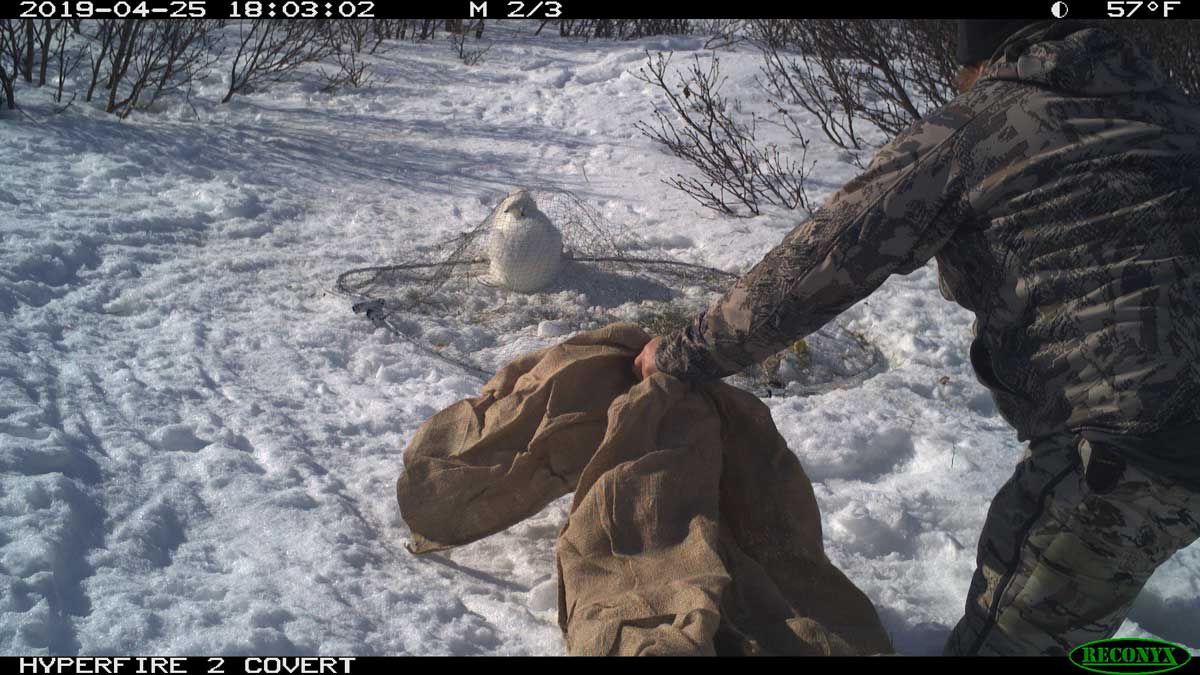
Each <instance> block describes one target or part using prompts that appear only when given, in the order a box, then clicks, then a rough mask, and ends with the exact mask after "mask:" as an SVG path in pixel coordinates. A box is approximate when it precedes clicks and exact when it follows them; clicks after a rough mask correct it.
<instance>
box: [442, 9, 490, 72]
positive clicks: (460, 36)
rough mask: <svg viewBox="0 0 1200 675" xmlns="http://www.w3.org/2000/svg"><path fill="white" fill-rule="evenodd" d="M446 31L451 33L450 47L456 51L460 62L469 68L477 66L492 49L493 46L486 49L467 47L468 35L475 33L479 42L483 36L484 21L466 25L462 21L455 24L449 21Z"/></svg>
mask: <svg viewBox="0 0 1200 675" xmlns="http://www.w3.org/2000/svg"><path fill="white" fill-rule="evenodd" d="M451 29H453V30H451ZM446 30H447V31H449V33H450V46H451V47H452V48H453V49H454V53H455V54H457V55H458V58H459V60H461V61H462V62H463V63H464V64H466V65H468V66H474V65H477V64H478V63H479V62H480V61H482V60H483V57H484V56H485V55H486V54H487V53H488V51H489V50H490V49H491V48H492V46H491V45H487V46H484V47H479V46H476V47H468V46H467V35H468V34H470V33H475V39H476V40H479V38H480V37H482V36H483V19H478V20H476V19H472V20H470V21H467V22H465V23H464V22H463V21H462V20H458V21H457V22H453V23H452V22H451V21H449V20H448V21H446Z"/></svg>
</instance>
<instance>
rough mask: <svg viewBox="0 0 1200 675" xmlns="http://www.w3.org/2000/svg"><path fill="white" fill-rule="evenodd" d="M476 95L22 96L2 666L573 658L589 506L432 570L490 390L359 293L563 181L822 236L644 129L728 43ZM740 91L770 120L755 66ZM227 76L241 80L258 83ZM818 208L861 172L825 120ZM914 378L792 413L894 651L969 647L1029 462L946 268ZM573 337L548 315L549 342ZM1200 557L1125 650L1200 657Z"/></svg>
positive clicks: (913, 348)
mask: <svg viewBox="0 0 1200 675" xmlns="http://www.w3.org/2000/svg"><path fill="white" fill-rule="evenodd" d="M489 30H490V31H492V32H491V33H490V37H491V39H492V41H493V43H494V44H493V47H492V49H491V51H489V52H488V53H487V55H486V56H485V58H484V61H483V62H482V63H481V64H479V65H477V66H474V67H468V66H465V65H463V64H462V63H461V62H460V61H458V60H457V59H456V58H455V57H454V55H453V54H452V52H451V50H450V49H449V47H448V46H447V45H445V44H444V43H433V44H414V43H396V44H390V45H388V46H387V49H386V51H385V52H383V53H381V54H379V55H377V56H376V57H375V58H374V62H375V63H376V64H377V67H378V68H379V70H380V72H381V73H382V74H383V75H385V76H387V77H390V78H391V81H390V82H387V83H382V84H379V85H378V86H375V87H372V88H369V89H363V90H359V91H350V92H343V93H338V94H333V95H330V94H324V93H320V92H319V91H318V87H317V86H316V84H315V83H314V81H313V79H312V78H309V79H308V80H305V81H301V82H299V83H291V84H281V85H277V86H275V87H274V88H272V89H271V90H269V91H265V92H260V93H257V94H254V95H250V96H241V97H235V98H234V99H233V101H232V102H231V103H230V104H227V105H221V104H219V103H217V101H219V99H220V97H221V95H222V94H223V93H224V82H222V81H221V78H222V76H221V75H220V73H222V72H226V71H227V69H222V68H217V69H216V70H215V71H214V72H216V73H218V74H217V75H215V76H214V77H213V78H212V79H211V80H208V81H205V82H203V83H201V85H200V86H199V87H198V89H197V90H196V91H195V92H193V95H192V97H191V102H190V103H188V102H184V101H181V100H173V101H168V102H167V103H166V104H164V105H162V106H160V109H159V110H157V111H155V112H153V113H147V114H135V115H134V116H132V117H131V118H130V119H128V120H127V121H124V122H121V121H118V120H117V119H115V118H114V117H113V116H110V115H105V114H103V113H102V112H100V111H99V110H96V109H94V108H93V107H91V106H89V105H86V104H83V103H81V102H78V101H77V102H76V103H75V104H73V105H72V106H71V107H70V108H68V109H67V110H66V111H65V112H62V113H61V114H56V113H55V112H54V105H53V104H52V103H51V101H50V100H49V98H48V93H47V92H39V91H31V90H29V89H21V90H19V93H18V95H19V97H20V101H21V103H22V104H23V105H24V109H25V111H26V113H27V114H28V116H27V117H26V116H23V115H19V114H12V113H8V112H5V113H4V116H3V117H0V469H2V475H0V611H2V612H3V615H2V617H0V650H3V651H4V652H6V653H31V654H33V653H50V654H76V653H81V654H99V653H138V654H208V653H212V654H216V653H235V654H263V653H270V654H351V655H372V654H560V653H562V640H561V636H560V634H559V630H558V628H557V625H556V624H555V593H556V584H555V580H554V551H553V548H554V537H555V534H556V533H557V531H558V529H559V527H560V526H561V525H562V523H563V522H564V519H565V514H566V509H567V502H566V500H565V499H564V500H559V501H558V502H556V503H555V504H552V505H551V506H549V507H548V508H546V509H545V510H544V511H543V512H542V513H541V514H539V515H538V516H536V517H534V518H531V519H529V520H528V521H526V522H524V523H521V524H520V525H518V526H516V527H513V528H512V529H511V530H509V531H507V532H504V533H502V534H499V535H496V536H494V537H492V538H490V539H487V540H485V541H482V542H479V543H476V544H474V545H471V546H467V547H464V548H462V549H459V550H456V551H453V552H450V553H449V554H445V555H430V556H426V557H422V558H417V557H414V556H412V555H410V554H408V553H407V552H406V551H405V549H404V546H403V544H404V542H405V539H406V537H407V535H408V531H407V528H406V527H405V525H404V523H403V522H402V521H401V520H400V518H399V513H398V510H397V507H396V502H395V498H394V482H395V479H396V477H397V475H398V474H399V472H400V469H401V456H400V453H401V450H402V449H403V447H404V446H405V443H406V442H407V440H408V438H409V436H410V435H411V434H412V432H413V431H414V430H415V429H416V428H417V426H418V425H419V424H421V422H422V421H423V420H424V419H426V418H427V417H428V416H429V415H431V414H432V413H434V412H435V411H437V410H439V409H441V408H442V407H444V406H446V405H448V404H450V403H451V402H453V401H455V400H457V399H459V398H463V397H465V396H468V395H471V394H473V393H474V392H475V391H476V390H477V389H478V387H479V386H480V384H481V381H480V380H479V379H478V378H476V377H473V376H471V375H470V374H469V373H465V372H463V371H460V370H458V369H456V368H455V367H453V366H451V365H448V364H445V363H443V362H441V361H438V360H436V359H433V358H430V357H428V356H426V355H423V354H421V353H419V352H417V351H415V350H414V349H413V348H412V346H411V345H409V344H406V343H404V342H400V341H398V340H396V339H395V338H394V337H393V336H392V335H391V334H389V333H387V332H385V331H382V330H373V329H372V327H371V325H370V323H368V322H366V321H364V320H363V319H361V318H359V317H356V316H353V315H352V314H351V312H350V310H349V307H348V303H347V302H346V301H345V300H344V299H343V298H340V297H337V296H334V295H332V294H330V293H328V292H327V289H329V288H331V286H332V284H333V280H334V279H335V277H336V276H337V274H338V273H340V272H342V271H344V270H346V269H348V268H350V267H354V266H361V265H366V264H379V263H387V262H393V261H395V260H397V259H399V258H401V257H404V254H405V253H406V252H407V251H410V250H411V248H412V247H413V246H415V245H418V244H421V243H427V242H432V241H436V240H439V239H442V238H444V237H445V236H447V235H450V234H453V233H456V232H460V231H463V230H465V229H467V228H469V227H471V226H473V225H475V224H477V223H478V222H479V221H480V220H481V219H482V218H484V217H485V216H486V215H487V213H488V211H489V209H490V208H491V207H492V205H494V204H495V203H496V202H497V201H498V200H499V199H500V198H501V197H503V195H505V194H507V193H508V192H509V191H510V190H512V189H514V188H516V187H521V186H526V185H539V184H553V185H557V186H559V187H563V188H566V189H570V190H573V191H576V192H578V193H580V194H583V195H585V196H586V197H587V198H588V199H589V200H590V201H591V202H592V203H593V204H594V205H596V206H597V207H598V208H600V209H601V210H602V211H603V213H604V214H605V215H606V216H607V217H608V218H610V219H611V220H613V221H614V222H619V223H622V224H625V225H628V226H630V227H632V228H634V229H635V230H636V231H638V232H639V233H640V234H641V235H642V236H643V237H644V238H645V239H647V240H649V241H650V242H651V243H653V244H655V245H658V246H662V247H664V248H668V249H671V250H672V253H673V254H675V255H677V256H679V257H680V258H682V259H685V260H690V261H697V262H703V263H705V264H709V265H714V266H717V267H722V268H725V269H729V270H732V271H740V270H744V269H746V268H748V267H749V266H750V265H751V264H753V263H754V262H756V261H757V260H758V259H759V257H760V256H761V255H762V254H763V253H765V252H766V251H767V250H768V249H769V248H770V247H771V246H772V245H774V244H775V243H776V242H778V241H779V240H780V239H781V238H782V236H783V235H784V234H785V233H786V232H787V231H788V230H789V229H791V228H792V227H793V226H794V225H795V224H796V223H797V216H796V215H795V214H779V213H774V214H769V215H764V216H760V217H756V218H753V219H747V220H738V219H732V218H724V217H718V216H716V215H714V214H712V213H710V212H707V211H705V210H704V209H702V208H701V207H699V206H698V205H696V204H695V203H694V202H692V201H691V200H689V199H688V198H686V197H685V196H684V195H682V194H681V193H679V192H676V191H675V190H674V189H672V188H670V187H668V186H666V185H664V184H663V183H662V182H661V180H660V179H664V178H668V177H670V176H671V175H673V174H675V173H676V172H688V171H690V169H689V167H688V166H686V165H685V164H684V163H683V162H681V161H680V160H677V159H675V158H674V157H671V156H668V155H666V154H664V153H663V152H661V151H660V150H659V149H658V148H657V147H655V146H654V145H653V144H652V143H651V142H650V141H649V140H647V139H646V138H644V137H643V136H642V135H641V134H639V133H638V132H637V131H636V130H635V129H634V128H633V126H632V125H633V122H634V121H635V120H638V119H648V118H649V113H650V111H651V109H652V106H653V105H654V104H655V102H658V103H659V104H660V105H661V103H662V101H661V98H660V96H659V95H658V94H657V93H656V92H655V91H653V90H652V88H650V87H649V86H648V85H646V84H645V83H643V82H641V81H639V80H637V79H636V78H635V77H634V76H633V75H632V74H631V71H634V70H636V69H637V68H638V67H639V66H641V65H642V63H643V62H644V60H645V57H646V54H645V50H651V51H656V50H674V51H675V52H676V60H675V62H674V63H675V64H676V65H685V64H686V63H687V62H688V59H691V58H692V57H693V55H699V56H700V58H702V59H708V58H712V55H713V53H712V52H708V51H705V50H704V49H703V40H702V39H693V38H654V39H644V40H636V41H631V42H618V41H603V40H600V41H591V42H583V41H579V40H575V41H569V40H562V39H559V38H557V37H555V36H549V35H542V36H538V37H533V36H532V35H529V34H501V33H502V32H501V31H499V30H494V29H492V28H489ZM719 57H720V59H721V61H722V65H723V68H724V70H725V73H726V74H727V75H728V81H727V82H726V85H725V89H724V90H723V91H724V92H725V93H728V94H730V95H734V96H738V97H741V98H744V99H745V102H746V104H747V108H748V109H756V110H759V111H761V112H764V113H766V112H769V110H770V109H769V106H767V105H766V103H765V102H764V101H762V100H761V98H756V97H757V96H758V95H757V93H756V92H757V90H756V89H755V87H754V86H753V79H754V76H755V73H756V69H757V65H758V60H757V58H756V57H755V56H754V54H753V53H751V52H749V51H732V52H730V51H724V52H720V53H719ZM226 77H227V76H226ZM812 139H813V146H812V149H810V153H809V158H810V159H816V160H817V162H818V163H817V167H816V173H815V175H814V177H813V183H814V184H813V185H812V188H813V190H814V195H815V196H816V197H818V198H821V197H824V196H827V195H828V194H829V193H830V192H831V191H832V190H833V189H836V188H837V187H838V186H839V185H841V184H842V183H843V182H845V181H846V180H848V179H849V178H851V177H852V176H853V175H854V174H855V173H856V171H857V169H856V168H855V167H854V166H853V165H852V164H850V163H848V162H847V161H846V158H845V157H844V156H842V155H841V154H840V153H839V152H838V151H837V150H836V149H835V148H833V147H831V146H829V145H828V144H826V143H825V141H824V139H823V138H822V137H820V134H819V132H818V131H816V129H815V127H814V131H813V134H812ZM847 317H848V318H849V319H850V320H851V323H850V326H851V327H852V328H853V329H855V330H858V331H861V332H862V333H863V334H864V335H865V336H866V337H867V338H868V339H869V340H870V341H871V342H872V343H874V344H875V345H876V346H877V347H878V348H879V349H881V350H882V351H883V352H884V353H885V354H886V356H887V359H888V368H887V369H886V370H885V371H884V372H882V373H880V374H878V375H876V376H874V377H872V378H871V379H868V380H867V381H865V382H864V383H862V384H861V385H860V386H857V387H854V388H851V389H845V390H839V391H833V392H830V393H826V394H823V395H817V396H809V397H783V398H772V399H768V400H767V404H768V405H769V406H770V407H771V409H772V412H773V415H774V418H775V420H776V422H777V424H778V425H779V428H780V430H781V432H782V433H783V434H784V436H785V437H786V438H787V439H788V442H789V444H790V445H791V447H792V449H793V450H794V451H795V452H796V453H797V455H798V456H799V457H800V459H801V460H802V462H803V464H804V466H805V467H806V469H807V470H808V472H809V475H810V476H811V478H812V479H813V482H814V486H815V488H816V493H817V498H818V500H819V502H820V505H821V509H822V515H823V520H824V525H825V533H826V535H825V536H826V543H827V548H828V551H829V555H830V557H831V558H832V559H833V561H834V562H835V563H836V564H837V565H838V566H840V567H841V568H842V569H843V570H845V571H846V573H847V574H848V575H849V576H850V577H851V578H852V579H853V580H854V581H855V582H856V583H857V584H859V585H860V586H861V587H862V588H863V589H864V590H865V591H866V592H867V593H868V594H869V595H870V597H871V598H872V600H874V602H875V603H876V606H877V607H878V608H879V611H880V613H881V615H882V617H883V620H884V623H885V624H886V626H887V628H888V630H889V631H890V632H891V634H892V637H893V639H894V641H895V644H896V647H897V648H898V649H899V650H900V651H901V652H902V653H907V654H931V653H938V652H939V651H940V649H941V645H942V643H943V641H944V640H945V638H946V635H947V633H948V631H949V630H950V627H951V626H952V625H953V624H954V622H955V621H956V620H957V618H958V616H959V614H960V612H961V609H962V603H963V598H964V596H965V592H966V589H967V585H968V581H969V579H970V575H971V572H972V569H973V558H974V545H975V540H976V538H977V536H978V533H979V530H980V527H981V525H982V523H983V519H984V515H985V512H986V509H987V506H988V502H989V499H990V497H991V496H992V494H993V493H994V492H995V490H996V489H997V488H998V487H999V486H1000V485H1001V484H1002V483H1003V482H1004V481H1005V480H1006V478H1007V477H1008V475H1009V474H1010V472H1011V470H1012V467H1013V465H1014V463H1015V462H1016V461H1017V460H1018V458H1019V457H1020V455H1021V453H1022V448H1021V447H1020V446H1019V444H1018V443H1017V442H1016V438H1015V434H1014V433H1013V432H1012V431H1011V430H1010V429H1009V428H1008V427H1007V426H1006V424H1005V423H1004V422H1003V420H1001V419H1000V417H999V416H998V415H997V413H996V410H995V408H994V406H993V404H992V402H991V399H990V398H989V396H988V394H987V392H986V391H985V389H984V388H983V387H982V386H981V385H979V384H977V383H976V381H975V379H974V377H973V375H972V373H971V370H970V366H969V364H968V362H967V360H966V358H965V355H966V351H967V345H968V341H969V330H970V319H971V317H970V316H969V314H968V313H966V312H965V311H963V310H962V309H960V308H958V307H957V306H955V305H952V304H950V303H947V302H944V301H942V300H941V298H940V296H939V295H938V292H937V283H936V276H935V272H934V270H933V268H932V267H927V268H925V269H922V270H919V271H918V272H916V273H913V274H911V275H908V276H906V277H897V278H893V279H892V280H890V281H889V282H888V283H886V284H885V285H884V286H883V288H882V289H880V291H879V292H877V293H876V294H875V295H874V296H872V297H871V298H870V299H869V300H867V301H865V302H862V303H860V304H859V305H857V306H855V307H854V308H853V309H851V310H850V311H849V313H848V314H847ZM560 328H561V327H558V326H556V325H554V324H552V323H547V324H546V325H545V326H543V327H540V328H539V333H541V334H542V335H543V337H555V336H557V335H558V334H560V333H561V330H560ZM1198 618H1200V547H1198V546H1195V545H1194V546H1192V547H1190V548H1188V549H1186V550H1184V551H1182V552H1181V553H1179V554H1177V555H1176V557H1175V558H1174V559H1172V560H1171V561H1170V562H1168V563H1167V564H1165V565H1164V566H1163V567H1162V568H1160V569H1159V571H1158V572H1157V573H1156V574H1155V575H1154V576H1153V578H1152V579H1151V580H1150V583H1149V584H1148V586H1147V587H1146V589H1145V591H1144V592H1143V593H1142V595H1141V597H1140V598H1139V599H1138V601H1137V603H1136V605H1135V606H1134V608H1133V611H1132V612H1131V614H1130V620H1129V621H1128V622H1127V623H1126V624H1125V626H1124V627H1123V628H1122V631H1121V635H1137V636H1156V637H1159V638H1163V639H1167V640H1171V641H1175V642H1180V643H1183V644H1185V645H1188V646H1190V647H1192V648H1196V647H1200V620H1197V619H1198Z"/></svg>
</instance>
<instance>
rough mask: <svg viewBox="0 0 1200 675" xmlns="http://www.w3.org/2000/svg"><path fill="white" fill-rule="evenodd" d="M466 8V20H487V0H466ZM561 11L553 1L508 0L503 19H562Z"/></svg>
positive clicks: (561, 8) (558, 5) (559, 3)
mask: <svg viewBox="0 0 1200 675" xmlns="http://www.w3.org/2000/svg"><path fill="white" fill-rule="evenodd" d="M467 7H468V10H467V18H469V19H474V18H480V19H486V18H488V0H484V1H483V2H475V1H474V0H468V2H467ZM562 11H563V6H562V3H561V2H556V1H555V0H542V1H540V2H519V1H518V0H509V2H505V3H504V18H505V19H558V18H561V17H562Z"/></svg>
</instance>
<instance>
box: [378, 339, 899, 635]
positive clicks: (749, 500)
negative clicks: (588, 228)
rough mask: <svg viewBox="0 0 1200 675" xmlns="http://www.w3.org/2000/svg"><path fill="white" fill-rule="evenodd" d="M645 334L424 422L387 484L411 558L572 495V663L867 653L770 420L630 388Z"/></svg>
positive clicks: (510, 377) (568, 625)
mask: <svg viewBox="0 0 1200 675" xmlns="http://www.w3.org/2000/svg"><path fill="white" fill-rule="evenodd" d="M648 339H649V337H648V336H647V335H646V334H645V333H644V332H642V330H641V329H640V328H638V327H637V326H634V325H631V324H618V325H613V326H608V327H606V328H603V329H600V330H596V331H592V332H588V333H581V334H579V335H576V336H575V337H572V338H570V339H568V340H566V341H564V342H563V343H561V344H559V345H556V346H554V347H550V348H548V349H544V350H541V351H538V352H534V353H532V354H528V355H526V356H523V357H521V358H519V359H517V360H515V361H513V362H511V363H509V364H508V365H507V366H505V367H504V368H503V369H502V370H501V371H500V372H499V373H497V374H496V376H495V377H493V378H492V380H491V381H490V382H488V383H487V384H486V385H485V386H484V388H483V391H482V393H481V394H480V395H479V396H478V397H476V398H473V399H469V400H465V401H460V402H458V403H455V404H454V405H452V406H451V407H449V408H447V409H446V410H443V411H442V412H440V413H438V414H436V415H434V416H433V417H432V418H431V419H430V420H428V421H427V422H426V423H425V424H424V425H423V426H422V427H421V428H420V430H418V431H417V434H416V436H415V437H414V438H413V440H412V442H411V443H410V444H409V446H408V448H407V449H406V450H405V452H404V464H405V470H404V473H403V474H402V475H401V476H400V479H399V481H398V482H397V485H396V494H397V498H398V500H399V502H400V512H401V515H402V516H403V517H404V520H405V521H406V522H407V523H408V525H409V527H410V528H411V530H412V544H411V546H410V550H412V551H413V552H414V553H426V552H430V551H436V550H440V549H444V548H448V547H451V546H457V545H462V544H466V543H469V542H472V541H475V540H478V539H480V538H483V537H486V536H488V535H490V534H494V533H495V532H498V531H500V530H503V529H505V528H507V527H509V526H511V525H513V524H515V523H518V522H520V521H521V520H522V519H524V518H526V517H528V516H530V515H533V514H534V513H537V512H538V511H539V510H541V509H542V508H543V507H544V506H545V505H546V504H548V503H549V502H550V501H552V500H554V499H556V498H558V497H561V496H562V495H564V494H567V493H569V492H571V491H574V492H575V499H574V503H573V504H572V506H571V514H570V516H569V518H568V521H567V524H566V525H565V526H564V527H563V529H562V531H561V532H560V533H559V535H558V543H557V554H558V578H559V594H558V602H559V625H560V626H561V627H562V629H563V632H564V634H565V637H566V643H567V651H568V652H570V653H571V654H591V655H603V654H714V653H717V654H807V655H825V654H876V653H890V652H891V651H892V649H891V644H890V643H889V640H888V637H887V633H886V632H885V631H884V629H883V626H882V625H881V624H880V622H879V618H878V616H877V615H876V613H875V609H874V607H873V606H872V605H871V602H870V600H868V599H867V597H866V596H865V595H864V594H863V593H862V591H860V590H859V589H858V588H856V587H855V586H854V584H853V583H851V582H850V580H849V579H847V578H846V576H845V575H844V574H842V573H841V571H839V570H838V569H837V568H836V567H834V566H833V564H832V563H830V562H829V560H828V558H826V556H825V552H824V549H823V545H822V541H821V519H820V513H819V511H818V509H817V503H816V500H815V498H814V496H813V491H812V486H811V484H810V483H809V481H808V478H807V477H806V476H805V475H804V471H803V469H801V467H800V462H799V461H798V460H797V459H796V457H795V456H794V455H793V454H792V453H791V451H789V450H788V448H787V444H786V443H785V442H784V440H783V437H781V436H780V435H779V432H778V431H777V430H776V428H775V425H774V423H773V422H772V421H771V414H770V411H769V410H768V409H767V408H766V406H764V405H763V404H762V402H761V401H759V400H758V399H757V398H755V397H754V396H753V395H751V394H748V393H746V392H743V391H741V390H739V389H737V388H734V387H731V386H729V385H726V384H724V383H720V382H716V383H710V384H703V385H692V384H687V383H684V382H682V381H680V380H677V379H675V378H673V377H670V376H668V375H663V374H656V375H653V376H651V377H650V378H648V379H646V380H645V381H643V382H640V383H636V382H635V381H634V379H633V376H632V374H631V370H632V363H633V358H634V357H635V356H636V355H637V353H638V352H639V351H640V350H641V348H642V346H643V345H644V344H645V343H646V341H647V340H648Z"/></svg>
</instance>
